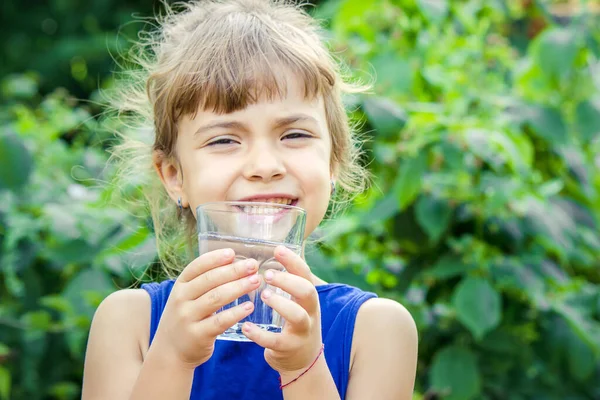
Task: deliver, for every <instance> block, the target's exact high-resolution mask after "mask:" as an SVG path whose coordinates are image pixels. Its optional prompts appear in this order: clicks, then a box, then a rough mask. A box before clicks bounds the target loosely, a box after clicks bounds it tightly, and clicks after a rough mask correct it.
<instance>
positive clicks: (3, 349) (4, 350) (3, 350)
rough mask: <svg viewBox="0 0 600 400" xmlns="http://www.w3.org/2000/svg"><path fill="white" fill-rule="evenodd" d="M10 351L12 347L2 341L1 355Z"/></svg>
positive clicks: (5, 354) (0, 344)
mask: <svg viewBox="0 0 600 400" xmlns="http://www.w3.org/2000/svg"><path fill="white" fill-rule="evenodd" d="M9 353H10V348H9V347H8V346H7V345H5V344H4V343H1V342H0V357H4V356H7V355H8V354H9Z"/></svg>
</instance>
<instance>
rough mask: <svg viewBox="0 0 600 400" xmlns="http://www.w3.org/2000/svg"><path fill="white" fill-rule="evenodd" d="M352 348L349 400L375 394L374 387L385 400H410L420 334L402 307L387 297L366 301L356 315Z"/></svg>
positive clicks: (408, 313)
mask: <svg viewBox="0 0 600 400" xmlns="http://www.w3.org/2000/svg"><path fill="white" fill-rule="evenodd" d="M352 348H353V350H354V351H353V352H354V357H353V359H352V363H351V367H350V382H349V387H348V399H360V398H365V397H364V396H367V394H368V393H370V395H373V394H374V393H373V392H372V390H373V389H372V388H373V387H378V388H379V389H378V390H380V391H381V393H379V394H380V395H381V396H380V398H382V399H387V398H389V399H410V398H411V396H412V391H413V387H414V380H415V374H416V366H417V349H418V333H417V326H416V324H415V321H414V319H413V317H412V316H411V315H410V312H408V310H407V309H406V308H405V307H404V306H403V305H401V304H400V303H398V302H396V301H393V300H390V299H384V298H373V299H370V300H367V301H366V302H365V303H364V304H363V305H362V306H361V307H360V309H359V311H358V314H357V316H356V324H355V327H354V334H353V340H352ZM381 371H386V372H385V373H381ZM374 383H376V385H374ZM369 390H371V392H369Z"/></svg>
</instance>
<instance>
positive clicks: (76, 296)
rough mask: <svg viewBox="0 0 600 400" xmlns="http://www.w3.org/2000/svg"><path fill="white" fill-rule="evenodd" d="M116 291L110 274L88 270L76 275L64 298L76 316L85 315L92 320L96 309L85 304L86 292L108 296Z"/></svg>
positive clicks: (64, 293)
mask: <svg viewBox="0 0 600 400" xmlns="http://www.w3.org/2000/svg"><path fill="white" fill-rule="evenodd" d="M113 290H114V287H113V285H112V283H111V281H110V279H109V277H108V274H106V273H104V272H102V271H97V270H94V269H88V270H84V271H82V272H80V273H79V274H78V275H76V276H75V277H74V278H73V279H72V280H71V281H70V282H69V284H68V285H67V287H66V288H65V290H64V292H63V294H62V295H63V297H64V298H65V299H66V300H67V301H68V302H69V303H70V304H71V306H72V307H73V310H74V311H75V313H76V314H83V315H86V316H87V317H89V318H90V319H91V318H92V316H93V315H94V307H93V306H92V305H90V304H87V303H86V302H85V296H84V295H85V293H86V292H97V293H100V294H102V295H107V294H109V293H110V292H111V291H113Z"/></svg>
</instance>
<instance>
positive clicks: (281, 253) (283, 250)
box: [276, 246, 287, 257]
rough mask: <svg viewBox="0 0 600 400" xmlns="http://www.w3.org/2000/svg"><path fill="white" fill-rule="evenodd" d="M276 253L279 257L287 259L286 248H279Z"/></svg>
mask: <svg viewBox="0 0 600 400" xmlns="http://www.w3.org/2000/svg"><path fill="white" fill-rule="evenodd" d="M276 251H277V255H278V256H279V257H285V256H286V252H287V249H286V248H285V247H283V246H278V247H277V250H276Z"/></svg>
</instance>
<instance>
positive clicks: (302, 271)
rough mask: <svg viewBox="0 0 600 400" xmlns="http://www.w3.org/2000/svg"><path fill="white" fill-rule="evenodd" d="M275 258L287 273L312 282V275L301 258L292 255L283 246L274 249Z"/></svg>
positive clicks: (291, 252) (294, 254)
mask: <svg viewBox="0 0 600 400" xmlns="http://www.w3.org/2000/svg"><path fill="white" fill-rule="evenodd" d="M275 258H276V259H277V261H279V262H280V263H281V264H282V265H283V266H284V267H285V269H286V271H287V272H289V273H291V274H293V275H297V276H301V277H302V278H304V279H306V280H308V281H310V282H312V273H311V272H310V268H309V267H308V265H307V264H306V262H305V261H304V259H303V258H302V257H300V256H299V255H298V254H296V253H294V252H293V251H291V250H290V249H288V248H287V247H285V246H277V247H276V248H275Z"/></svg>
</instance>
